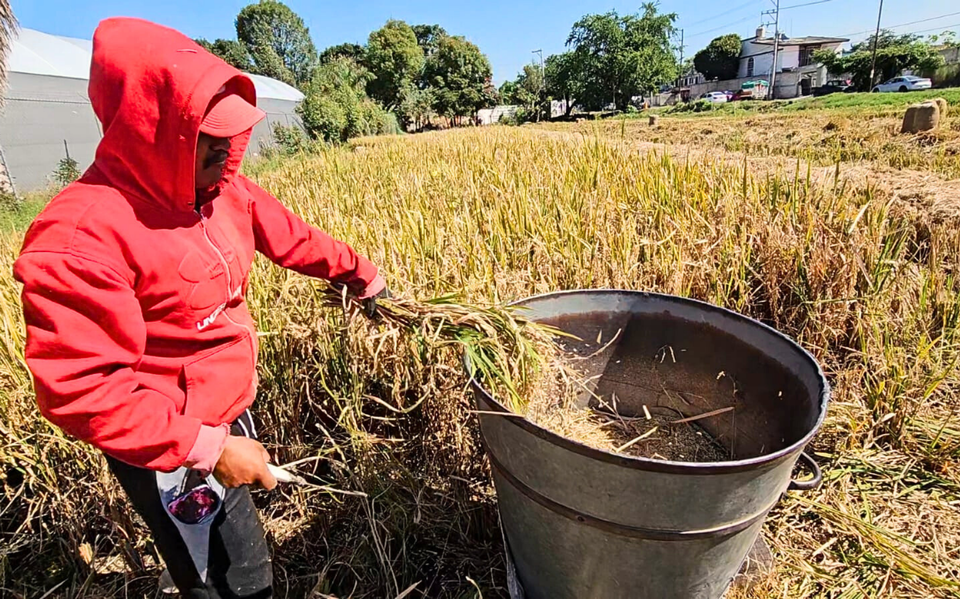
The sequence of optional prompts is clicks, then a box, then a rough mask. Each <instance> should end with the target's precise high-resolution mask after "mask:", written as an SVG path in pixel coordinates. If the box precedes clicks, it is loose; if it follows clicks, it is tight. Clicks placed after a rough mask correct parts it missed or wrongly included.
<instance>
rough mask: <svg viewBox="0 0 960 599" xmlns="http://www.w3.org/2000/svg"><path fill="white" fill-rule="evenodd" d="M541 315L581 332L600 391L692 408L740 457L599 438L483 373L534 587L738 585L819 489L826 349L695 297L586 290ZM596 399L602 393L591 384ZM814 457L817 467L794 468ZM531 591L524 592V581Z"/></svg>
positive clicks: (581, 594) (659, 596)
mask: <svg viewBox="0 0 960 599" xmlns="http://www.w3.org/2000/svg"><path fill="white" fill-rule="evenodd" d="M519 304H520V305H522V306H524V307H525V308H526V309H527V310H528V311H527V313H526V314H525V316H527V317H529V318H531V319H533V320H536V321H540V322H545V323H549V324H552V325H554V326H557V327H559V328H560V329H562V330H564V331H566V332H569V333H572V334H573V335H576V336H577V337H578V338H579V339H582V340H584V341H582V342H579V341H578V342H571V343H570V344H568V345H569V348H568V349H570V350H571V351H573V352H575V353H578V354H581V355H583V356H585V357H586V356H589V357H588V358H587V360H586V362H585V363H586V364H587V373H586V374H588V375H600V376H599V378H598V380H597V382H596V388H595V393H596V395H599V396H601V397H607V398H610V397H612V396H613V395H614V394H615V395H616V398H617V406H618V411H619V412H620V413H621V414H623V415H642V414H643V411H642V409H643V408H642V406H643V405H646V406H647V407H648V409H658V410H669V411H671V412H672V413H676V414H679V415H682V416H683V417H690V416H697V415H701V414H704V413H706V412H709V411H712V410H716V409H717V408H723V407H729V406H733V407H734V409H733V410H730V411H727V412H725V413H723V414H720V415H717V416H713V417H710V418H706V419H703V420H700V421H698V422H697V424H698V425H699V426H700V427H701V428H702V429H703V430H704V431H705V432H706V433H707V434H709V435H710V436H711V437H712V438H713V439H715V440H716V441H717V442H719V443H720V444H722V445H723V446H724V447H725V448H726V449H727V451H728V452H729V453H730V454H731V456H732V457H731V459H730V460H729V461H724V462H700V463H688V462H668V461H659V460H650V459H644V458H635V457H628V456H623V455H618V454H614V453H610V452H606V451H601V450H597V449H593V448H590V447H587V446H585V445H583V444H581V443H578V442H576V441H573V440H570V439H567V438H564V437H561V436H559V435H556V434H554V433H552V432H550V431H548V430H546V429H543V428H541V427H539V426H536V425H534V424H532V423H531V422H529V421H527V420H525V419H522V418H516V417H510V416H500V415H497V413H507V409H506V408H505V407H504V406H503V405H501V404H500V403H499V402H497V401H496V400H495V399H493V398H492V397H491V395H490V394H489V393H488V392H487V391H486V390H485V389H483V388H482V386H481V385H480V384H478V383H477V381H472V382H471V384H472V386H473V389H474V392H475V395H476V402H477V407H478V409H479V411H480V412H481V414H480V416H479V419H480V427H481V432H482V436H483V440H484V444H485V447H486V451H487V456H488V457H489V460H490V464H491V467H492V471H493V478H494V484H495V486H496V490H497V496H498V503H499V509H500V516H501V522H502V525H503V528H504V532H505V536H506V540H507V544H508V547H509V554H510V555H512V560H513V562H514V564H515V567H516V573H517V577H518V578H519V582H520V585H521V586H522V591H523V593H524V594H525V596H526V597H529V598H531V599H588V598H603V599H611V598H623V599H626V598H631V599H645V598H649V599H666V598H685V599H688V598H703V599H711V598H718V597H721V596H723V594H724V593H725V592H726V589H727V588H728V586H729V585H730V583H731V581H732V580H733V578H734V576H736V574H737V572H738V570H739V569H740V566H741V563H742V562H743V561H744V558H745V557H746V555H747V553H748V551H749V550H750V548H751V547H752V546H753V544H754V541H755V540H756V539H757V536H758V534H759V532H760V529H761V527H762V525H763V521H764V518H765V516H766V515H767V512H769V510H770V509H771V508H772V507H773V506H774V505H775V504H776V503H777V501H778V499H779V498H780V496H781V494H782V493H783V492H784V491H785V490H786V489H788V488H796V489H806V488H813V487H814V486H816V484H818V482H819V469H818V468H817V467H816V464H815V463H814V462H813V460H811V459H810V458H809V457H807V456H806V455H805V454H802V453H801V452H802V451H803V448H804V446H805V445H806V444H807V443H808V442H809V441H810V439H811V438H812V437H813V435H814V434H815V433H816V431H817V429H818V428H819V427H820V425H821V423H822V422H823V418H824V416H825V414H826V409H827V401H828V398H829V394H830V389H829V385H828V383H827V381H826V379H825V377H824V375H823V372H822V371H821V369H820V367H819V366H818V365H817V363H816V362H815V361H814V359H813V358H812V357H811V356H810V355H809V354H808V353H807V352H806V351H804V350H803V349H802V348H800V346H798V345H797V344H796V343H794V342H793V341H792V340H790V339H789V338H787V337H786V336H784V335H782V334H780V333H779V332H777V331H775V330H774V329H772V328H770V327H767V326H765V325H763V324H761V323H759V322H756V321H754V320H751V319H749V318H746V317H744V316H741V315H738V314H736V313H734V312H731V311H729V310H725V309H722V308H718V307H715V306H712V305H709V304H705V303H702V302H697V301H693V300H689V299H683V298H677V297H670V296H664V295H657V294H651V293H641V292H632V291H571V292H562V293H555V294H549V295H544V296H539V297H535V298H532V299H528V300H524V301H522V302H519ZM582 401H583V404H584V406H587V405H588V404H589V403H590V402H591V401H595V399H593V396H592V395H590V394H586V395H585V397H584V398H583V400H582ZM801 457H803V458H804V461H805V462H807V466H808V468H809V469H810V470H812V471H814V477H813V480H808V481H803V482H798V481H794V480H792V479H791V477H792V471H793V468H794V465H795V463H796V462H797V460H798V459H800V458H801ZM515 594H516V593H515Z"/></svg>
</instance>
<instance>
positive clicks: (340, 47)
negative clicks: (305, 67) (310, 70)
mask: <svg viewBox="0 0 960 599" xmlns="http://www.w3.org/2000/svg"><path fill="white" fill-rule="evenodd" d="M365 53H366V50H365V49H364V47H363V46H361V45H360V44H350V43H347V44H337V45H336V46H330V47H329V48H327V49H326V50H324V51H323V52H321V53H320V64H324V63H328V62H330V61H331V60H334V59H336V58H349V59H350V60H352V61H354V62H356V63H357V64H363V60H364V54H365Z"/></svg>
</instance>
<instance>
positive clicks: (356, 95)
mask: <svg viewBox="0 0 960 599" xmlns="http://www.w3.org/2000/svg"><path fill="white" fill-rule="evenodd" d="M370 78H371V75H370V73H369V72H368V71H367V70H366V69H364V68H363V67H362V66H360V65H358V64H357V63H356V62H354V61H352V60H350V59H349V58H337V59H334V60H331V61H330V62H328V63H326V64H323V65H320V66H318V67H317V68H316V69H314V71H313V74H312V76H311V79H310V82H309V83H308V84H307V85H306V86H305V87H304V95H305V97H304V99H303V101H302V102H301V103H300V104H299V106H297V113H298V114H299V115H300V118H301V120H302V121H303V126H304V127H305V128H306V130H307V132H308V133H309V134H310V135H311V136H312V137H314V138H315V139H322V140H324V141H326V142H330V143H339V142H344V141H346V140H348V139H350V138H352V137H359V136H362V135H377V134H382V133H397V132H398V131H399V127H398V126H397V122H396V119H395V118H394V117H393V115H392V114H390V113H389V112H387V111H385V110H384V109H383V108H381V107H380V106H379V105H378V104H377V103H376V102H374V101H373V100H371V99H370V98H369V97H368V96H367V92H366V87H367V83H368V82H369V81H370Z"/></svg>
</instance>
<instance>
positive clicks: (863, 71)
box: [813, 30, 943, 91]
mask: <svg viewBox="0 0 960 599" xmlns="http://www.w3.org/2000/svg"><path fill="white" fill-rule="evenodd" d="M874 39H875V36H872V35H871V36H870V37H869V38H867V39H866V40H864V41H862V42H860V43H858V44H854V45H853V46H852V48H851V51H850V53H849V54H845V55H840V54H836V53H835V52H831V51H829V50H818V51H817V52H814V54H813V58H814V60H816V61H817V62H821V63H823V64H824V66H826V67H827V70H828V71H830V73H832V74H834V75H838V76H839V75H845V74H848V73H849V74H850V76H851V78H852V79H853V84H854V85H855V86H856V87H857V89H860V90H862V91H870V89H872V88H873V86H874V85H876V84H877V83H878V82H880V81H886V80H887V79H890V78H891V77H896V76H897V75H899V74H900V73H901V72H903V71H905V70H907V69H910V70H913V71H923V72H928V71H935V70H936V69H938V68H940V67H941V66H943V57H942V56H940V55H939V54H938V53H937V51H936V50H935V49H934V48H933V46H931V45H930V44H928V43H925V42H922V41H920V38H918V37H917V36H915V35H910V34H907V35H896V34H895V33H893V32H892V31H887V30H884V31H881V32H880V36H879V37H876V40H877V68H876V74H875V75H874V79H873V81H871V80H870V69H871V67H872V65H873V41H874Z"/></svg>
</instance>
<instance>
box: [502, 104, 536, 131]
mask: <svg viewBox="0 0 960 599" xmlns="http://www.w3.org/2000/svg"><path fill="white" fill-rule="evenodd" d="M536 117H537V113H536V111H534V110H531V109H530V108H528V107H526V106H520V107H519V108H517V110H516V112H514V113H513V114H504V115H503V116H501V117H500V120H499V121H498V122H499V123H500V124H501V125H514V126H516V125H522V124H524V123H532V122H533V121H534V119H536Z"/></svg>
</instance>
